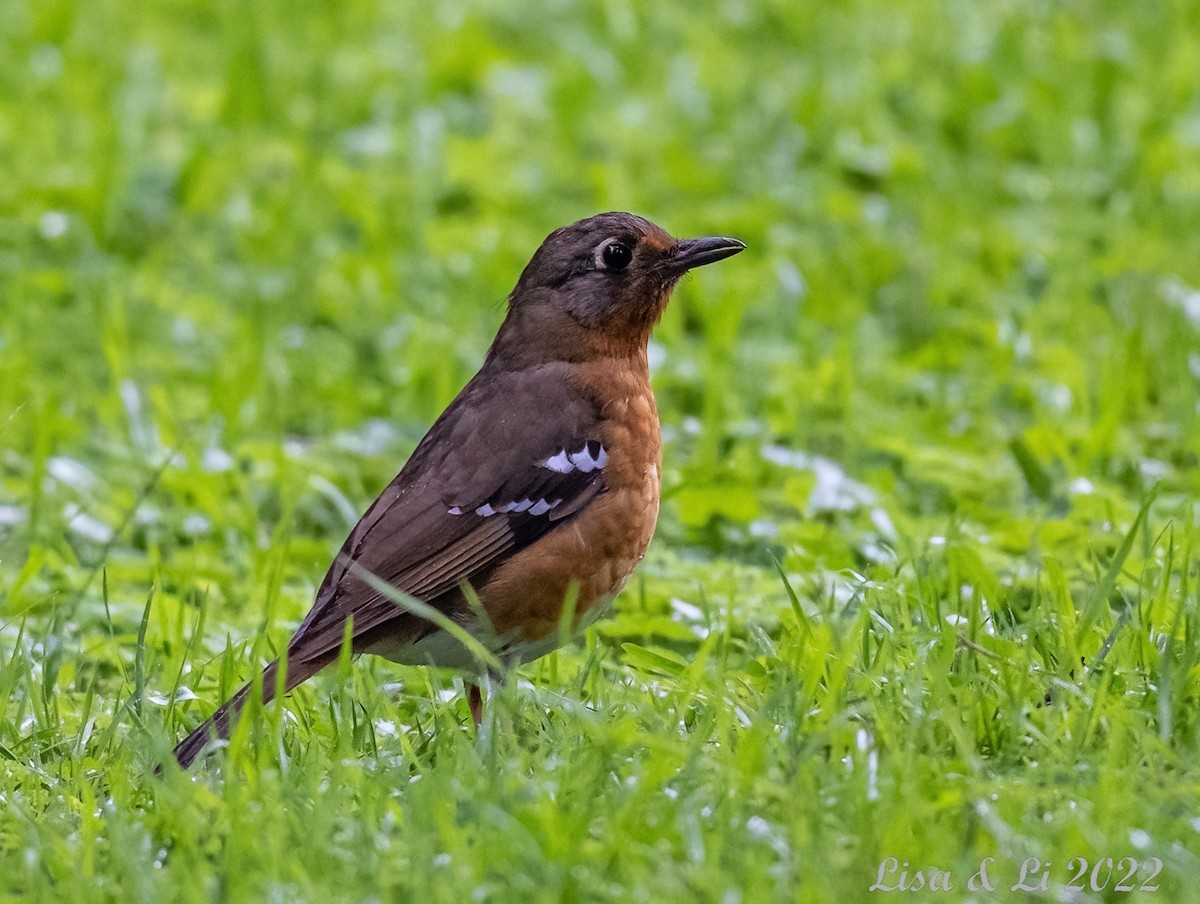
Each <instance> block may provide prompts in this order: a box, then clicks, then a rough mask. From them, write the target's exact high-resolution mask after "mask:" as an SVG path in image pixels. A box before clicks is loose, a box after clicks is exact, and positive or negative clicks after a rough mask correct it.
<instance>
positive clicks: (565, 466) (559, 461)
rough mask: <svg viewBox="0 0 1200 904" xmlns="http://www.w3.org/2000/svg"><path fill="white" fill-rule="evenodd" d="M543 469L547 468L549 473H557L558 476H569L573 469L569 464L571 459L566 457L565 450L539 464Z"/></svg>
mask: <svg viewBox="0 0 1200 904" xmlns="http://www.w3.org/2000/svg"><path fill="white" fill-rule="evenodd" d="M540 464H541V466H542V467H543V468H549V469H550V470H551V471H557V472H558V473H559V474H570V473H571V471H572V470H573V469H574V467H575V466H574V465H573V464H571V459H570V458H568V457H567V450H566V449H560V450H559V451H558V453H557V454H556V455H551V456H550V457H549V458H547V459H546V460H545V461H543V462H540Z"/></svg>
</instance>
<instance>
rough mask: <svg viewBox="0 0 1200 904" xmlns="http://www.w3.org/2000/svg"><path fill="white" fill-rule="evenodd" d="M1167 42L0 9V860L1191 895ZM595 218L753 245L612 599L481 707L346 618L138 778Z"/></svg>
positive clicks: (446, 12) (705, 335)
mask: <svg viewBox="0 0 1200 904" xmlns="http://www.w3.org/2000/svg"><path fill="white" fill-rule="evenodd" d="M1198 73H1200V5H1197V4H1195V3H1191V2H1151V3H1138V4H1119V3H1103V2H1096V3H1070V2H1064V3H1037V2H1015V0H1014V2H994V3H992V2H989V3H976V4H963V3H950V2H942V3H936V2H918V3H914V4H905V5H903V6H902V5H898V4H888V3H881V2H837V3H828V4H814V5H810V6H798V5H796V4H794V3H783V2H770V0H767V2H757V3H752V2H739V0H724V2H709V3H701V4H688V5H686V6H685V5H667V4H658V5H635V4H632V3H620V2H618V3H611V4H605V5H603V6H601V5H589V4H579V3H572V2H565V0H563V2H552V3H547V4H535V3H530V2H526V0H517V2H508V3H503V4H502V3H493V2H481V3H473V4H466V3H464V4H457V3H456V4H442V5H437V6H436V8H435V7H434V6H433V5H429V4H417V3H411V2H394V3H375V2H338V3H333V2H328V3H311V4H304V5H290V4H271V3H261V4H234V3H229V2H222V3H215V4H203V3H186V2H164V3H159V4H154V5H145V4H134V3H129V2H117V0H111V2H105V0H97V2H88V3H73V2H65V0H39V2H37V3H32V2H21V0H0V174H3V175H2V176H0V700H2V701H3V702H2V703H0V875H3V876H4V879H3V880H2V884H0V889H4V890H5V891H6V892H7V893H8V894H9V895H12V896H16V897H23V898H24V899H27V900H39V899H45V900H62V899H64V898H70V897H72V896H75V897H83V896H87V897H89V898H92V899H98V898H114V899H115V898H121V899H125V900H162V899H164V898H176V899H183V900H188V899H194V900H206V899H211V898H214V897H217V898H224V899H229V900H261V899H262V898H264V897H266V898H270V899H281V900H282V899H286V900H298V899H306V900H330V899H345V900H367V899H373V898H380V899H391V898H396V897H400V898H403V897H406V896H416V895H419V896H420V898H421V899H422V900H447V901H462V900H466V899H468V898H473V899H478V900H486V899H496V900H509V899H512V897H514V896H515V895H517V894H521V895H525V896H528V897H530V898H531V899H536V900H621V901H629V900H647V899H663V898H666V899H668V900H720V901H730V902H732V901H740V900H744V901H752V900H814V901H821V900H830V899H831V898H833V897H834V896H842V897H845V896H849V899H850V900H858V899H862V898H864V897H866V896H867V888H868V886H869V885H870V884H871V882H872V881H873V880H874V879H875V877H876V871H877V868H878V865H879V863H880V862H882V861H883V859H884V858H885V857H889V856H894V857H897V858H898V859H899V860H901V861H908V862H910V863H911V864H912V868H913V869H914V870H915V869H917V868H919V867H921V866H925V867H931V866H940V868H943V869H949V870H953V872H954V885H955V892H954V893H953V894H949V895H940V896H939V899H954V898H957V899H965V898H966V897H967V896H968V895H969V892H968V890H967V888H966V879H967V878H968V877H969V875H970V874H971V873H972V872H974V870H975V869H976V868H977V867H978V863H979V861H980V859H981V858H982V857H984V856H994V857H997V858H998V862H999V863H1000V864H1001V866H1000V868H999V869H1000V872H1001V876H1002V881H998V882H997V887H998V890H997V891H996V892H995V893H994V897H995V899H997V900H1002V899H1008V898H1006V897H1005V895H1006V894H1007V892H1008V889H1009V886H1010V885H1012V884H1013V883H1014V882H1016V881H1017V874H1018V872H1019V867H1020V864H1021V862H1022V861H1023V860H1024V859H1025V858H1026V857H1037V858H1039V859H1040V860H1041V861H1044V862H1045V861H1049V862H1052V863H1053V864H1054V866H1053V869H1052V870H1051V874H1052V876H1051V877H1052V880H1053V882H1052V885H1053V886H1054V887H1055V888H1059V889H1061V888H1063V887H1065V885H1066V883H1067V882H1068V881H1069V880H1070V879H1071V877H1072V875H1073V874H1074V870H1073V869H1072V870H1070V871H1068V870H1067V869H1066V864H1067V861H1068V859H1069V858H1070V857H1073V856H1081V857H1087V858H1089V860H1091V861H1095V860H1096V859H1097V858H1101V859H1102V858H1104V857H1112V858H1114V861H1115V860H1119V859H1120V858H1122V857H1126V856H1129V857H1137V858H1141V860H1142V861H1143V862H1144V861H1146V859H1147V858H1150V857H1157V858H1160V859H1161V860H1162V861H1163V863H1164V864H1165V868H1164V870H1163V873H1162V875H1161V876H1160V877H1159V881H1160V882H1161V883H1162V884H1163V888H1164V891H1162V892H1160V893H1158V894H1155V893H1152V892H1142V893H1134V894H1133V895H1132V897H1133V898H1135V899H1136V898H1138V897H1139V894H1140V896H1142V897H1145V898H1146V899H1147V900H1166V899H1170V900H1196V899H1197V898H1196V897H1195V896H1196V895H1197V892H1196V891H1195V890H1194V888H1195V885H1194V883H1191V882H1190V878H1191V877H1192V876H1194V875H1195V874H1196V871H1197V869H1198V868H1200V864H1198V863H1197V853H1198V851H1200V843H1198V842H1200V834H1198V833H1200V768H1198V767H1197V765H1196V763H1197V759H1198V758H1197V754H1198V753H1200V723H1198V721H1197V715H1196V705H1197V702H1198V700H1197V698H1198V696H1200V694H1198V689H1200V671H1198V665H1197V664H1198V663H1200V635H1198V627H1197V623H1196V590H1195V582H1196V574H1195V566H1194V564H1193V560H1192V543H1193V540H1194V539H1195V537H1196V524H1195V521H1196V507H1195V495H1196V490H1197V486H1198V472H1197V468H1196V463H1197V462H1196V456H1197V449H1198V448H1200V445H1198V441H1200V436H1198V432H1200V430H1198V426H1200V425H1198V423H1197V403H1198V401H1200V393H1198V392H1197V381H1198V380H1200V338H1198V332H1197V331H1198V330H1200V229H1198V228H1197V223H1198V222H1200V221H1198V220H1197V213H1196V211H1197V209H1198V208H1200V75H1198ZM607 209H628V210H633V211H636V212H638V213H641V214H644V215H646V216H648V217H650V218H651V219H654V220H655V221H656V222H659V223H660V224H662V225H663V226H665V227H666V228H668V229H670V230H671V231H673V232H675V233H676V234H679V235H696V234H703V233H709V232H717V233H724V234H729V235H735V236H738V237H739V238H741V239H743V240H745V241H746V242H747V244H748V245H749V250H748V251H747V252H746V253H745V254H743V255H741V256H739V257H738V258H737V259H736V260H734V261H731V262H729V263H728V264H727V265H723V266H721V267H716V268H712V269H710V270H705V271H703V272H702V273H699V274H697V275H696V276H694V277H692V278H691V279H690V280H689V281H688V282H687V283H685V285H683V286H682V287H681V289H680V290H679V291H678V293H677V294H676V298H675V301H674V302H673V305H672V307H671V309H670V310H669V311H668V314H667V316H666V318H665V320H664V322H663V324H662V326H661V328H660V329H659V331H658V333H657V336H656V340H655V345H654V348H653V354H652V358H653V361H654V364H655V384H656V388H657V390H658V393H659V401H660V409H661V410H662V415H663V422H664V436H665V440H666V449H665V458H666V462H665V475H664V486H665V492H666V499H665V504H664V510H663V517H662V520H661V522H660V527H659V533H658V536H657V539H656V541H655V545H654V546H653V547H652V551H651V553H650V555H649V556H648V558H647V560H646V562H645V564H644V565H643V567H642V569H641V570H640V572H639V575H638V577H636V578H635V580H634V582H633V585H632V586H631V587H630V588H629V589H628V590H627V591H626V592H625V593H624V594H623V595H622V597H621V598H620V600H619V601H618V606H617V612H616V616H615V618H614V619H612V620H611V621H610V622H608V623H606V624H605V625H602V626H600V627H599V628H598V629H595V630H593V631H592V632H591V633H590V634H589V636H588V638H587V640H586V642H585V643H583V644H581V645H579V646H577V647H575V648H572V649H570V650H566V651H562V652H560V653H557V654H554V655H552V656H551V657H548V658H547V659H545V660H543V661H542V662H540V663H538V664H535V665H532V666H530V667H528V668H527V669H525V670H524V671H523V672H522V675H523V680H522V681H521V682H520V683H515V682H514V683H510V684H508V685H506V686H505V687H504V688H502V689H501V690H500V691H499V694H498V697H499V699H498V702H497V705H496V706H495V707H494V712H495V720H496V721H495V723H493V724H492V725H491V726H490V727H489V729H488V730H487V731H485V732H484V734H483V736H482V737H481V738H480V739H479V740H478V741H476V740H475V738H474V735H473V733H472V732H470V731H466V730H463V729H462V728H461V725H462V723H464V722H465V721H468V720H467V716H466V712H465V705H464V703H463V701H462V700H461V697H460V696H459V695H456V693H455V691H456V689H459V688H460V687H461V685H459V684H457V683H456V682H455V680H454V678H453V676H449V675H438V674H427V673H425V672H422V671H420V670H402V669H398V668H395V667H391V666H388V665H384V664H380V663H375V662H368V661H366V660H364V661H362V662H360V663H359V665H358V666H357V667H356V668H355V669H354V670H353V671H348V670H342V671H340V672H339V673H338V674H330V675H329V676H327V677H326V678H324V679H322V680H319V681H317V682H314V683H313V686H312V687H311V688H308V689H305V690H302V691H300V692H298V693H297V694H296V695H295V697H294V698H293V700H292V701H290V702H289V703H288V704H287V706H286V707H285V708H284V713H283V715H282V716H281V714H280V712H279V709H278V708H275V709H271V710H268V711H267V712H265V713H262V714H256V715H255V718H253V719H248V720H246V723H245V728H244V730H243V731H242V732H241V734H240V735H239V738H237V739H235V742H234V744H233V746H232V749H231V752H230V754H229V758H228V759H227V760H224V763H225V765H224V766H223V767H220V766H210V767H206V768H202V769H201V770H200V771H199V772H200V776H201V777H200V778H199V779H197V780H195V781H191V780H187V779H184V778H183V777H181V776H179V775H177V774H174V773H172V774H169V775H167V776H166V777H165V778H163V779H156V778H154V777H153V776H151V775H150V774H149V770H150V768H151V766H152V764H153V763H154V762H155V757H156V756H161V755H162V754H163V753H165V751H166V750H167V748H168V747H169V744H170V742H171V741H172V740H173V739H174V738H176V737H177V736H178V735H179V734H180V733H181V732H182V731H183V730H185V728H186V727H187V726H190V725H193V724H195V723H196V722H197V721H198V720H199V718H200V717H201V716H202V715H203V714H204V713H206V712H208V711H209V709H210V708H211V707H212V706H213V705H215V703H216V702H217V701H218V697H220V696H222V695H223V694H225V693H226V692H228V691H229V690H231V689H232V687H233V686H234V685H235V684H236V683H238V682H239V681H240V680H242V679H243V678H244V677H245V676H247V675H249V674H251V673H252V672H253V671H254V670H255V668H256V666H257V665H258V664H259V663H260V662H261V661H262V660H263V659H264V658H266V657H267V656H269V655H270V651H271V649H272V645H273V644H278V643H280V642H282V641H283V640H284V639H285V638H286V636H287V633H288V631H289V629H290V628H291V627H292V626H293V625H294V624H295V623H296V622H297V621H298V620H299V619H300V618H301V617H302V615H303V613H304V612H305V611H306V610H307V607H308V605H309V603H310V601H311V598H312V594H313V591H314V589H315V586H316V584H317V582H318V581H319V580H320V578H321V576H322V574H323V572H324V569H325V567H326V565H327V563H328V561H329V558H330V556H331V554H332V552H333V551H334V549H335V548H336V546H337V544H338V543H340V541H341V540H342V538H343V537H344V535H345V532H346V531H347V530H348V528H349V526H350V525H351V523H352V522H353V520H354V518H355V516H356V515H357V513H358V512H359V511H360V510H361V509H362V507H363V506H364V505H365V504H366V503H367V502H368V501H369V500H370V499H371V498H373V496H374V494H375V493H376V492H377V491H378V490H379V489H380V488H381V487H382V486H383V485H384V483H386V481H387V480H388V479H390V477H391V476H392V475H393V474H394V473H395V471H396V470H397V469H398V468H399V466H400V464H401V463H402V462H403V460H404V457H405V455H406V454H407V453H408V452H409V451H410V450H411V448H412V446H413V445H414V444H415V442H416V441H417V440H418V439H419V438H420V436H421V434H422V433H423V432H424V430H425V429H426V427H427V426H428V424H429V422H430V421H431V420H432V419H433V418H434V417H435V416H436V415H437V413H438V412H439V411H440V410H441V408H442V407H443V406H444V405H445V404H446V403H447V402H449V400H450V399H451V398H452V397H453V395H454V394H455V393H456V391H457V390H458V388H459V387H460V386H461V385H462V383H463V382H465V380H466V379H467V378H468V377H469V376H470V374H471V373H472V371H473V369H474V368H475V367H476V366H477V365H478V363H479V362H480V360H481V358H482V355H483V352H484V350H485V349H486V346H487V343H488V341H489V340H490V338H491V335H492V334H493V332H494V330H495V328H496V326H497V325H498V323H499V320H500V318H501V316H502V310H503V299H504V297H505V295H506V294H507V292H508V291H509V289H510V288H511V286H512V284H513V283H514V281H515V279H516V276H517V274H518V273H519V271H520V268H521V266H522V265H523V264H524V263H525V261H526V260H527V259H528V257H529V255H530V254H531V253H532V251H533V250H534V249H535V248H536V246H537V245H538V243H539V242H540V241H541V239H542V238H543V237H544V236H545V234H546V233H547V232H549V231H550V230H551V229H553V228H555V227H557V226H559V225H562V224H564V223H567V222H570V221H572V220H575V219H578V218H580V217H583V216H587V215H590V214H592V213H595V212H597V211H600V210H607ZM1155 488H1157V491H1156V494H1155V495H1153V496H1151V493H1152V490H1154V489H1155ZM773 558H774V559H776V560H778V563H779V567H778V569H777V568H776V565H775V563H774V561H773ZM148 599H149V600H150V602H149V604H148V603H147V600H148ZM219 759H220V758H219ZM1119 875H1120V873H1118V877H1119ZM1140 875H1141V878H1144V876H1145V875H1146V871H1144V870H1143V872H1142V873H1141V874H1140ZM1037 881H1040V877H1039V879H1038V880H1037ZM1115 881H1116V879H1114V880H1113V882H1114V883H1115ZM1139 881H1140V878H1139ZM1085 885H1086V882H1085ZM1112 889H1113V883H1109V885H1108V894H1109V895H1111V894H1113V891H1112ZM1085 893H1089V894H1090V893H1091V892H1089V891H1087V889H1086V888H1085ZM1064 894H1065V893H1064ZM1189 896H1191V897H1189ZM1009 897H1011V895H1010V896H1009ZM1122 897H1130V896H1129V895H1122ZM971 899H972V900H991V899H993V895H992V894H990V893H983V892H980V893H976V894H975V895H974V896H973V897H971ZM1097 899H1100V898H1099V897H1097Z"/></svg>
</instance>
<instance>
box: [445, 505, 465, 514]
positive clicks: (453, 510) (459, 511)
mask: <svg viewBox="0 0 1200 904" xmlns="http://www.w3.org/2000/svg"><path fill="white" fill-rule="evenodd" d="M446 511H448V512H449V513H450V514H451V515H461V514H462V509H460V508H459V507H458V506H457V505H455V506H452V507H450V508H448V509H446Z"/></svg>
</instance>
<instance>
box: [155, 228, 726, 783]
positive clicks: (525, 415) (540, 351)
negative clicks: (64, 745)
mask: <svg viewBox="0 0 1200 904" xmlns="http://www.w3.org/2000/svg"><path fill="white" fill-rule="evenodd" d="M745 247H746V246H745V244H744V243H742V242H741V241H739V240H737V239H733V238H727V237H725V236H707V237H703V238H694V239H685V240H676V239H674V238H672V237H671V236H670V235H669V234H668V233H667V232H666V231H665V230H663V229H662V228H660V227H659V226H656V225H655V224H654V223H652V222H650V221H649V220H646V219H644V218H642V217H640V216H636V215H634V214H631V213H623V212H610V213H601V214H598V215H595V216H592V217H589V218H587V219H583V220H579V221H578V222H576V223H572V224H571V225H569V226H564V227H562V228H560V229H556V230H555V231H554V232H552V233H550V235H549V236H547V238H546V239H545V241H544V242H543V243H542V244H541V246H540V247H539V248H538V249H537V251H536V252H535V253H534V255H533V257H532V258H531V259H530V260H529V263H528V264H527V265H526V266H525V268H524V270H523V271H522V272H521V274H520V277H519V278H518V280H517V283H516V287H515V288H514V289H513V291H512V292H511V293H510V295H509V296H508V305H507V312H506V314H505V317H504V320H503V322H502V324H501V326H500V329H499V331H498V332H497V334H496V337H495V339H494V340H493V342H492V344H491V346H490V348H489V349H488V352H487V354H486V356H485V358H484V362H483V365H482V367H480V369H479V371H478V372H477V373H476V374H475V376H474V377H473V378H472V379H471V380H470V381H469V382H468V383H467V384H466V386H465V387H464V388H463V389H462V391H461V392H460V393H459V394H458V396H457V397H456V398H455V399H454V401H453V402H451V404H450V405H449V406H448V407H447V408H446V410H445V411H444V412H443V413H442V415H441V416H440V417H438V419H437V420H436V421H435V422H434V424H433V426H432V427H431V428H430V429H429V432H428V433H427V434H426V435H425V437H424V438H423V439H422V440H421V441H420V442H419V443H418V444H417V446H416V448H415V449H414V451H413V453H412V455H411V456H410V457H409V459H408V460H407V462H406V463H405V464H404V466H403V468H402V469H401V470H400V473H399V474H398V475H397V476H396V477H395V478H394V479H393V480H392V481H391V483H389V484H388V485H387V487H386V488H385V489H384V490H383V492H382V493H380V495H379V497H378V498H377V499H376V500H375V501H374V502H373V503H372V504H371V505H370V506H369V507H368V508H367V510H366V512H365V513H364V514H363V516H362V518H361V520H360V521H359V522H358V523H357V525H355V527H354V528H353V529H352V530H351V531H350V535H349V536H348V537H347V538H346V541H345V542H344V543H343V544H342V547H341V549H340V551H339V552H338V554H337V556H336V557H335V558H334V561H333V563H332V565H331V566H330V568H329V571H328V573H327V574H326V575H325V578H324V580H323V581H322V582H321V585H320V587H319V589H318V591H317V594H316V598H315V601H314V604H313V606H312V609H311V610H310V611H309V613H308V615H307V616H306V617H305V618H304V620H303V621H302V622H301V623H300V626H299V627H298V628H297V629H296V631H295V633H294V634H293V635H292V637H291V639H290V641H289V642H288V644H287V647H286V657H285V658H284V659H283V661H282V662H283V663H285V664H281V660H279V659H276V660H275V661H274V662H271V663H270V664H269V665H267V666H266V668H265V669H264V670H263V672H262V676H261V681H260V682H258V683H257V684H256V683H255V682H253V681H252V682H250V683H248V684H246V685H245V686H244V687H243V688H242V689H241V690H239V691H238V692H237V693H236V694H235V695H234V696H233V697H231V698H230V699H229V700H228V701H226V702H225V703H223V704H222V705H221V706H220V707H219V708H218V709H217V710H216V711H215V712H214V713H213V714H212V715H211V716H209V717H208V718H207V719H206V720H205V721H204V722H203V723H201V724H200V725H199V726H198V727H197V728H196V729H195V730H193V731H192V732H191V733H190V734H189V735H188V736H187V737H186V738H184V739H183V740H182V741H181V742H180V743H179V744H178V746H176V747H175V750H174V758H175V760H176V761H177V762H178V764H179V765H180V766H181V767H182V768H184V769H186V768H188V767H190V766H191V765H192V763H193V761H194V760H195V759H196V758H197V757H198V756H199V755H200V753H201V752H202V751H203V750H204V749H205V748H206V747H207V746H208V745H209V743H210V742H211V741H213V740H214V739H216V738H227V737H228V735H229V732H230V730H231V725H232V723H233V721H234V720H235V719H236V718H237V716H238V714H239V713H240V712H241V710H242V708H243V707H244V706H245V704H246V701H247V700H248V699H249V698H250V695H251V694H253V693H255V692H256V691H255V688H256V687H258V688H259V691H258V693H260V694H261V698H262V700H263V702H264V704H265V703H268V702H270V701H271V699H272V698H273V697H274V696H275V695H276V693H278V692H280V691H282V692H284V693H286V692H288V691H291V690H292V689H293V688H295V687H296V686H297V685H299V684H300V683H301V682H303V681H306V680H308V679H309V678H311V677H312V676H313V675H315V674H316V673H317V672H319V671H321V670H322V669H323V668H325V667H326V666H328V665H330V664H331V663H333V662H335V661H336V660H337V659H338V656H339V654H340V652H341V651H342V649H343V645H344V644H345V643H347V642H348V643H349V646H350V651H351V653H352V654H354V655H357V654H361V653H371V654H378V655H381V656H383V657H385V658H387V659H390V660H392V661H394V662H397V663H400V664H403V665H427V666H434V667H443V668H452V669H459V670H462V671H464V672H466V673H468V674H470V675H471V676H472V680H471V683H470V684H469V686H468V703H469V708H470V711H471V716H472V719H473V720H474V722H475V723H476V726H478V725H479V724H480V722H481V719H482V714H483V697H482V694H481V692H480V690H479V682H480V680H481V679H482V678H484V677H486V676H487V673H488V672H494V671H495V670H496V666H497V664H499V665H500V666H502V667H503V668H506V669H507V668H511V667H514V666H517V665H520V664H522V663H525V662H529V661H532V660H534V659H536V658H538V657H540V656H542V655H544V654H546V653H548V652H550V651H551V650H553V649H555V648H556V647H558V646H559V645H560V642H562V641H563V640H564V639H569V637H570V636H574V635H575V634H576V633H578V631H580V630H582V628H583V627H584V626H585V625H587V624H590V623H591V622H592V621H593V620H594V619H595V618H596V617H598V616H599V615H600V614H602V613H603V611H604V610H605V609H606V608H607V607H608V605H609V603H610V602H611V600H612V598H613V596H614V595H615V594H616V593H617V591H619V590H620V588H621V587H622V585H623V584H624V583H625V581H626V580H627V579H628V577H629V576H630V574H631V573H632V572H633V570H634V568H635V566H636V565H637V564H638V562H639V561H640V560H641V559H642V557H643V555H644V554H645V552H646V549H647V546H648V545H649V543H650V539H651V536H652V534H653V533H654V528H655V524H656V522H657V519H658V512H659V496H660V482H661V470H662V439H661V432H660V426H659V417H658V409H657V405H656V402H655V398H654V392H653V390H652V388H651V384H650V373H649V364H648V343H649V340H650V335H651V331H652V330H653V328H654V327H655V325H656V324H657V323H658V321H659V319H660V318H661V316H662V314H663V311H664V309H665V308H666V306H667V302H668V300H669V298H670V295H671V292H672V290H673V289H674V287H675V286H676V284H677V283H678V281H679V280H680V278H681V277H682V276H683V275H684V274H685V273H687V272H688V271H690V270H692V269H694V268H696V267H699V266H702V265H705V264H711V263H714V262H716V261H720V260H723V259H725V258H728V257H730V256H732V255H734V254H737V253H739V252H741V251H742V250H743V249H744V248H745ZM389 591H390V592H389ZM406 601H408V602H407V604H406ZM564 612H566V613H567V627H568V629H569V630H568V632H567V636H566V637H564V631H563V630H562V624H563V619H564ZM471 641H475V643H472V642H471ZM481 649H482V650H483V651H484V652H485V653H486V656H484V655H481V653H480V650H481ZM485 662H490V664H487V665H485V664H484V663H485ZM281 671H282V676H281Z"/></svg>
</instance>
